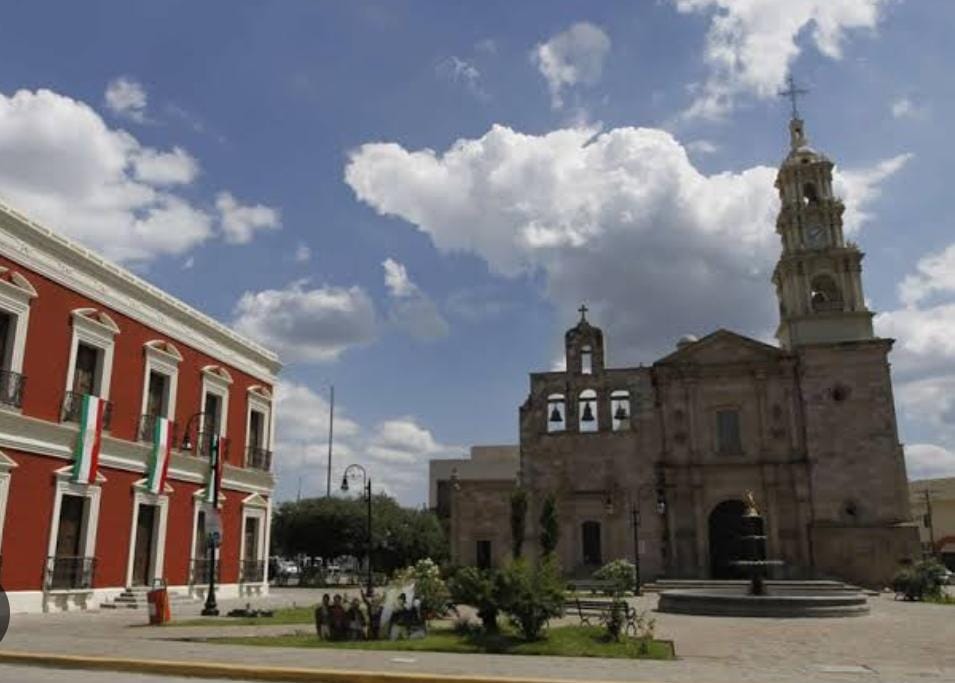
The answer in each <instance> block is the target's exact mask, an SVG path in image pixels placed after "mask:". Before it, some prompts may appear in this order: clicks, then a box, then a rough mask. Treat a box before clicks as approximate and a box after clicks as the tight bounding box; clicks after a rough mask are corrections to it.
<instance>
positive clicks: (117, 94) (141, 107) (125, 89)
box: [105, 76, 146, 123]
mask: <svg viewBox="0 0 955 683" xmlns="http://www.w3.org/2000/svg"><path fill="white" fill-rule="evenodd" d="M105 100H106V106H107V108H108V109H109V110H110V111H111V112H113V113H114V114H116V115H117V116H122V117H125V118H128V119H130V120H132V121H135V122H137V123H145V122H146V89H145V88H143V86H142V84H141V83H140V82H139V81H136V80H134V79H132V78H129V77H127V76H121V77H119V78H114V79H113V80H112V81H110V82H109V84H108V85H107V86H106V94H105Z"/></svg>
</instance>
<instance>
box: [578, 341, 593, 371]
mask: <svg viewBox="0 0 955 683" xmlns="http://www.w3.org/2000/svg"><path fill="white" fill-rule="evenodd" d="M593 371H594V352H593V349H591V348H590V347H589V346H582V347H581V348H580V373H581V374H583V375H591V374H593Z"/></svg>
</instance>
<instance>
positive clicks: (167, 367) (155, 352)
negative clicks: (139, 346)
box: [139, 340, 182, 419]
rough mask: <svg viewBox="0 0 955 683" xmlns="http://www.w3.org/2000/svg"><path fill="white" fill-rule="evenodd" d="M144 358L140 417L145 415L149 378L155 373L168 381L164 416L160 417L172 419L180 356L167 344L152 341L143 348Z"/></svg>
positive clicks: (174, 348)
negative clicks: (163, 376) (144, 366)
mask: <svg viewBox="0 0 955 683" xmlns="http://www.w3.org/2000/svg"><path fill="white" fill-rule="evenodd" d="M143 354H144V355H145V356H146V368H145V371H144V373H143V402H142V408H141V409H140V411H139V414H140V415H145V414H146V405H147V402H148V401H149V376H150V374H151V373H153V372H156V373H159V374H160V375H165V376H166V378H167V379H168V380H169V384H168V386H167V390H166V411H165V412H166V414H165V415H163V416H162V417H165V418H168V419H174V418H175V415H176V392H177V389H178V387H179V363H180V362H181V361H182V354H180V353H179V351H178V349H176V347H175V346H173V345H172V344H169V343H168V342H162V341H160V340H153V341H150V342H146V344H145V346H143Z"/></svg>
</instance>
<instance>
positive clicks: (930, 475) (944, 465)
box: [905, 443, 955, 481]
mask: <svg viewBox="0 0 955 683" xmlns="http://www.w3.org/2000/svg"><path fill="white" fill-rule="evenodd" d="M905 465H906V471H907V474H908V477H909V480H910V481H911V480H915V479H935V478H939V477H955V452H953V451H951V450H949V449H947V448H943V447H941V446H937V445H935V444H930V443H917V444H912V445H911V446H906V447H905Z"/></svg>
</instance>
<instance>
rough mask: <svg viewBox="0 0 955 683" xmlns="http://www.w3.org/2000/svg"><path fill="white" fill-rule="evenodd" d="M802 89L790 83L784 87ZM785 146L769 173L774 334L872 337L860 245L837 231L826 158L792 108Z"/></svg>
mask: <svg viewBox="0 0 955 683" xmlns="http://www.w3.org/2000/svg"><path fill="white" fill-rule="evenodd" d="M801 92H802V91H798V90H796V89H795V88H794V87H791V88H790V92H788V93H785V94H792V95H793V97H795V95H796V94H799V93H801ZM789 141H790V142H789V144H790V150H789V154H788V155H787V156H786V158H785V160H783V163H782V165H781V166H780V168H779V173H778V174H777V176H776V189H777V190H778V191H779V199H780V205H781V206H780V210H779V216H778V218H777V219H776V232H777V233H778V234H779V236H780V238H781V240H782V253H781V254H780V256H779V261H778V262H777V263H776V268H775V270H774V271H773V284H774V285H775V286H776V297H777V298H778V299H779V327H778V328H777V329H776V338H777V339H778V340H779V344H780V345H781V346H782V347H783V348H784V349H794V348H796V347H799V346H801V345H804V344H814V343H826V342H840V341H854V340H861V339H872V338H873V337H874V335H873V332H872V316H873V314H872V312H871V311H869V310H868V309H866V305H865V300H864V298H863V294H862V258H863V253H862V252H861V251H859V247H858V246H856V245H855V244H854V243H853V242H846V240H845V236H844V235H843V233H842V214H843V211H845V206H844V205H843V203H842V201H841V200H840V199H839V198H838V197H835V196H834V195H833V192H832V168H833V164H832V162H831V161H830V160H829V159H828V158H827V157H826V156H825V155H824V154H821V153H819V152H817V151H816V150H814V149H812V147H810V146H809V141H808V140H807V138H806V131H805V128H804V124H803V121H802V119H801V118H799V114H798V112H797V111H796V108H795V100H794V101H793V116H792V120H791V121H790V122H789Z"/></svg>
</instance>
